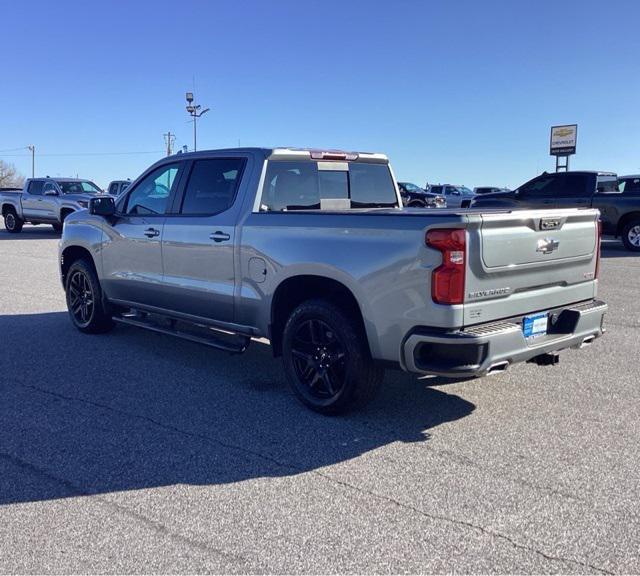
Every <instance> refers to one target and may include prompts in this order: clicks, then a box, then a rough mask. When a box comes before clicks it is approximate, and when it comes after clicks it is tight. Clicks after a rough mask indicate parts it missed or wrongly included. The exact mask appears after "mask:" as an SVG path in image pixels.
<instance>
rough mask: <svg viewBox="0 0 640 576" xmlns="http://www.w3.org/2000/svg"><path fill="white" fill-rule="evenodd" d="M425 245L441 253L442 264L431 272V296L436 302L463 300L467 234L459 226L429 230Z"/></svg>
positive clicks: (444, 302) (449, 302) (446, 302)
mask: <svg viewBox="0 0 640 576" xmlns="http://www.w3.org/2000/svg"><path fill="white" fill-rule="evenodd" d="M426 242H427V246H430V247H431V248H435V249H436V250H439V251H440V252H441V253H442V264H440V266H438V267H437V268H436V269H435V270H434V271H433V273H432V274H431V297H432V298H433V301H434V302H436V303H437V304H462V303H463V302H464V270H465V261H466V249H467V235H466V232H465V230H464V229H461V228H437V229H435V230H429V231H428V232H427V237H426Z"/></svg>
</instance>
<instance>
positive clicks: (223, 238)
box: [209, 230, 231, 242]
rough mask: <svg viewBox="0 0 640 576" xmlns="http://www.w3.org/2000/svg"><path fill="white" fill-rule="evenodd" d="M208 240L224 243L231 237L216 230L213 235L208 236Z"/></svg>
mask: <svg viewBox="0 0 640 576" xmlns="http://www.w3.org/2000/svg"><path fill="white" fill-rule="evenodd" d="M209 238H210V239H211V240H213V241H214V242H225V241H227V240H229V239H230V238H231V236H229V234H226V233H224V232H220V230H218V231H217V232H214V233H213V234H209Z"/></svg>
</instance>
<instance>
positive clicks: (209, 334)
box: [113, 314, 251, 354]
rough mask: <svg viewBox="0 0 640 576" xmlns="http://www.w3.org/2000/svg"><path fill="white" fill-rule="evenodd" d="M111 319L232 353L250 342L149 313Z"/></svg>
mask: <svg viewBox="0 0 640 576" xmlns="http://www.w3.org/2000/svg"><path fill="white" fill-rule="evenodd" d="M152 316H153V318H158V319H159V321H154V320H153V319H152ZM113 321H114V322H118V323H120V324H127V325H129V326H136V327H138V328H144V329H145V330H151V331H152V332H159V333H160V334H168V335H169V336H176V337H178V338H182V339H183V340H190V341H191V342H197V343H198V344H204V345H205V346H211V347H212V348H217V349H218V350H224V351H226V352H231V353H232V354H242V353H243V352H244V351H245V350H246V349H247V348H248V347H249V344H250V343H251V338H249V337H248V336H243V335H242V334H231V333H229V334H227V333H225V332H220V331H217V330H213V329H211V328H207V327H206V326H198V325H190V324H187V323H186V322H182V321H179V320H173V319H171V318H162V317H159V316H156V315H151V314H143V315H137V314H125V315H123V316H114V317H113ZM178 326H180V327H185V328H186V327H189V328H191V329H192V331H187V330H181V329H180V328H179V327H178Z"/></svg>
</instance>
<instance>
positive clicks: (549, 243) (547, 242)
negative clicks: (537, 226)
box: [536, 238, 560, 254]
mask: <svg viewBox="0 0 640 576" xmlns="http://www.w3.org/2000/svg"><path fill="white" fill-rule="evenodd" d="M558 246H560V242H558V241H557V240H554V239H553V238H540V240H538V247H537V248H536V252H542V253H543V254H551V252H553V251H554V250H556V249H557V248H558Z"/></svg>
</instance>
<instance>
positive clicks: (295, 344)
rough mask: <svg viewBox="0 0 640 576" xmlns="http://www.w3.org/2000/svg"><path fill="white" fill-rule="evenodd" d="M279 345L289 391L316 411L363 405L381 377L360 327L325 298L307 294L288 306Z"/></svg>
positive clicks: (377, 387) (324, 412) (340, 410)
mask: <svg viewBox="0 0 640 576" xmlns="http://www.w3.org/2000/svg"><path fill="white" fill-rule="evenodd" d="M282 351H283V361H284V369H285V373H286V375H287V380H288V381H289V384H290V386H291V388H292V390H293V392H294V393H295V395H296V396H297V397H298V399H299V400H300V401H301V402H302V403H303V404H304V405H305V406H307V407H309V408H311V409H312V410H314V411H316V412H320V413H321V414H338V413H341V412H345V411H347V410H349V409H352V408H356V407H361V406H364V405H365V404H366V403H367V402H369V401H370V400H371V399H372V398H373V397H374V396H375V395H376V393H377V392H378V390H379V388H380V385H381V384H382V380H383V378H384V369H383V368H381V367H379V366H378V365H376V364H375V362H374V361H373V359H372V358H371V355H370V353H369V349H368V346H367V342H366V335H365V334H364V333H363V331H362V329H361V328H360V327H359V326H358V324H357V323H356V322H354V320H353V319H352V318H350V317H349V316H348V315H347V314H345V313H344V312H343V311H342V310H341V309H340V308H339V307H337V306H336V305H334V304H333V303H331V302H329V301H327V300H320V299H319V300H309V301H307V302H303V303H302V304H300V305H299V306H298V307H297V308H296V309H295V310H294V311H293V313H292V314H291V316H290V317H289V319H288V320H287V323H286V325H285V328H284V335H283V339H282Z"/></svg>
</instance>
